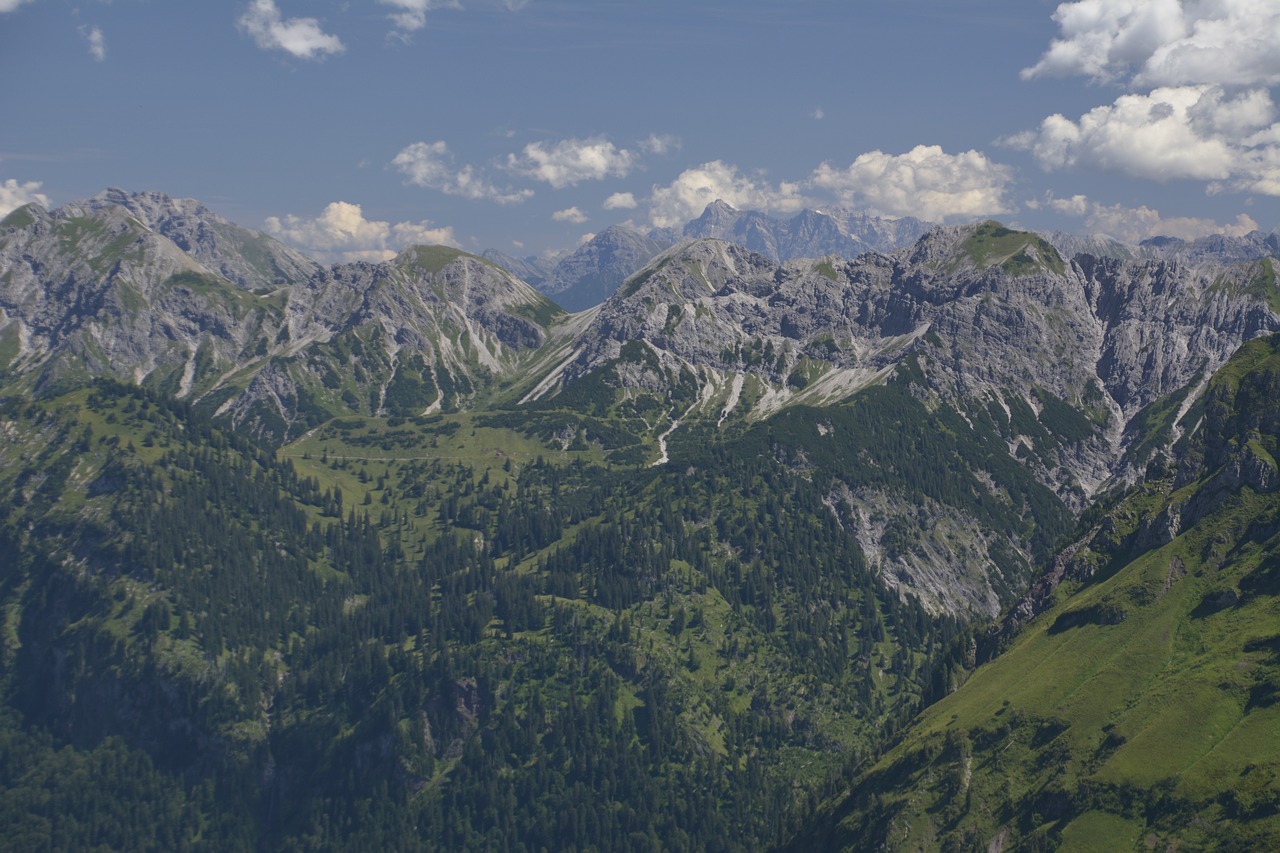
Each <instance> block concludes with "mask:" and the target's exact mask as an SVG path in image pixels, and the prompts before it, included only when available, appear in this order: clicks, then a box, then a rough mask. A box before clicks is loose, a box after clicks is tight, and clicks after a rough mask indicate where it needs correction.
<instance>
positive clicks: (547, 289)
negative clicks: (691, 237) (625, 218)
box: [538, 225, 667, 311]
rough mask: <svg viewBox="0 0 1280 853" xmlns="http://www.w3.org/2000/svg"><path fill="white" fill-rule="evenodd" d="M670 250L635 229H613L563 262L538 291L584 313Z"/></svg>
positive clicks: (606, 230)
mask: <svg viewBox="0 0 1280 853" xmlns="http://www.w3.org/2000/svg"><path fill="white" fill-rule="evenodd" d="M666 247H667V244H666V243H661V242H658V241H656V240H654V239H652V238H650V237H648V236H646V235H645V234H644V233H643V232H641V231H637V230H636V229H634V228H626V227H623V226H621V225H612V226H610V227H608V228H606V229H604V230H603V231H601V232H600V233H599V234H597V235H595V236H594V237H592V238H591V239H590V240H588V241H587V242H586V243H584V244H583V245H582V246H580V247H579V248H578V250H577V251H575V252H573V253H572V254H570V255H568V256H567V257H565V258H563V259H561V260H560V262H559V263H557V264H556V266H555V269H553V270H552V271H551V274H550V275H549V276H548V277H547V279H546V281H544V282H543V283H542V284H541V285H539V287H538V289H539V290H540V291H542V292H543V293H545V294H546V295H548V296H550V297H552V298H553V299H554V300H555V301H556V304H558V305H561V306H562V307H564V308H565V309H566V310H568V311H582V310H585V309H587V308H590V307H591V306H593V305H599V304H600V303H601V302H603V301H604V300H605V299H607V298H609V296H611V295H612V294H613V292H614V291H615V290H617V289H618V286H619V285H620V284H622V282H623V281H625V280H626V279H627V277H628V276H630V275H631V274H632V273H634V272H636V271H637V270H639V269H641V268H642V267H643V266H644V265H645V264H647V263H649V261H650V260H652V259H653V258H654V257H655V256H656V255H657V254H658V253H659V252H661V251H662V250H663V249H665V248H666Z"/></svg>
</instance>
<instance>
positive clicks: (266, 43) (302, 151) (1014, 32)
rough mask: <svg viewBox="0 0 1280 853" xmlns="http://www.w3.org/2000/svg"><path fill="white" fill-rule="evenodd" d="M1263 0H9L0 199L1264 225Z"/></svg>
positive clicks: (310, 209) (453, 230) (1274, 145)
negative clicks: (132, 196) (806, 211)
mask: <svg viewBox="0 0 1280 853" xmlns="http://www.w3.org/2000/svg"><path fill="white" fill-rule="evenodd" d="M1277 44H1280V2H1277V0H1073V2H1065V3H1055V2H1044V0H856V2H853V1H852V0H738V2H732V3H730V2H696V0H682V2H676V0H644V2H608V0H597V2H576V0H456V2H446V0H348V1H346V2H339V0H251V2H249V1H248V0H236V1H235V2H179V0H167V2H165V0H110V2H107V0H81V2H78V3H73V2H64V1H63V0H0V74H2V75H3V79H4V80H5V81H6V85H5V86H4V88H3V94H0V110H2V112H0V116H3V118H2V120H0V212H4V211H6V210H7V209H9V208H12V207H14V206H16V205H18V204H21V203H25V202H26V201H31V200H39V201H41V202H43V203H46V204H49V205H54V206H56V205H59V204H63V203H66V202H69V201H72V200H75V199H77V198H83V197H85V196H89V195H93V194H94V193H96V192H98V191H99V190H101V189H102V188H104V187H106V186H110V185H115V186H121V187H124V188H125V189H129V190H140V189H155V190H161V191H164V192H168V193H170V194H173V195H179V196H189V197H194V198H198V199H200V200H202V201H204V202H205V203H206V204H209V205H210V206H211V207H213V208H214V209H215V210H217V211H219V212H220V213H222V214H223V215H225V216H227V217H229V218H231V219H233V220H235V221H237V222H240V223H242V224H245V225H248V226H250V227H255V228H263V229H265V230H268V231H269V232H270V233H273V234H275V235H276V236H279V237H280V238H281V239H284V240H286V241H288V242H291V243H293V244H295V245H298V246H300V247H302V248H304V249H306V250H308V251H310V252H312V253H313V254H315V255H317V256H318V257H321V258H323V259H326V260H339V259H352V258H378V257H384V256H387V255H388V254H389V253H392V252H394V251H396V250H398V249H400V248H403V247H404V246H405V245H408V244H410V243H413V242H451V243H454V244H456V245H459V246H461V247H462V248H465V249H469V250H473V251H474V250H479V249H482V248H486V247H493V248H498V249H501V250H503V251H508V252H512V253H514V254H536V253H540V252H545V251H554V250H561V249H566V248H572V247H573V246H574V245H576V244H577V243H578V242H579V241H580V240H581V239H583V237H584V236H585V235H588V234H590V233H593V232H596V231H598V230H600V229H602V228H604V227H607V226H608V225H611V224H617V223H630V224H633V225H637V226H640V227H648V226H651V225H673V224H679V223H683V222H684V221H685V220H687V219H689V218H692V217H693V216H696V215H697V214H698V213H699V212H700V211H701V208H702V207H703V206H704V205H705V204H706V203H707V202H709V201H711V200H713V199H714V198H716V197H723V198H725V199H726V200H727V201H729V202H730V203H732V204H734V205H735V206H737V207H740V208H758V209H765V210H768V211H770V212H771V213H773V214H775V215H787V214H789V213H792V212H795V211H796V210H798V209H800V208H802V207H806V206H808V207H816V208H818V209H822V208H824V207H831V206H835V205H844V206H848V207H854V208H859V209H866V210H869V211H872V212H875V213H879V214H882V215H887V216H903V215H915V216H920V217H922V218H926V219H931V220H934V221H945V222H963V221H969V220H973V219H979V218H986V217H994V218H998V219H1001V220H1003V221H1005V222H1009V223H1013V224H1018V225H1023V226H1026V227H1034V228H1063V229H1066V230H1072V231H1078V232H1090V231H1100V232H1104V233H1109V234H1112V235H1113V236H1117V237H1120V238H1122V239H1140V238H1142V237H1146V236H1152V235H1154V234H1174V235H1177V236H1188V237H1189V236H1197V235H1199V234H1204V233H1212V232H1217V231H1221V232H1225V233H1240V232H1243V231H1247V230H1249V229H1251V228H1253V227H1260V228H1262V229H1263V230H1270V229H1272V228H1275V227H1277V226H1280V113H1278V111H1277V108H1276V101H1277V99H1280V50H1278V49H1277V48H1276V47H1275V46H1276V45H1277Z"/></svg>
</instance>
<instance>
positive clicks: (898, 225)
mask: <svg viewBox="0 0 1280 853" xmlns="http://www.w3.org/2000/svg"><path fill="white" fill-rule="evenodd" d="M931 227H933V226H932V225H931V223H928V222H924V221H922V220H919V219H914V218H912V217H904V218H902V219H885V218H882V217H877V216H872V215H870V214H867V213H862V212H858V211H852V210H845V209H842V208H834V209H831V210H828V211H825V212H823V211H817V210H803V211H801V212H800V213H797V214H796V215H795V216H793V217H790V218H787V219H779V218H776V217H771V216H768V215H767V214H765V213H763V212H761V211H758V210H737V209H736V208H734V207H733V206H732V205H730V204H728V203H727V202H725V201H720V200H717V201H715V202H712V203H711V204H709V205H707V207H706V209H705V210H704V211H703V212H702V215H701V216H699V217H698V218H697V219H694V220H692V221H690V222H688V223H686V224H685V226H684V228H683V229H679V230H677V229H672V228H654V229H651V230H649V231H647V232H645V231H641V230H640V229H638V228H634V227H629V226H625V225H612V226H610V227H608V228H606V229H604V230H603V231H601V232H600V233H599V234H596V235H594V236H593V237H592V238H591V239H590V240H588V241H587V242H586V243H584V244H583V245H582V246H580V247H579V248H578V249H577V250H575V251H574V252H571V253H569V254H567V255H565V256H564V257H562V258H560V259H559V261H558V262H557V263H556V264H555V265H554V266H551V267H550V268H547V267H546V266H545V265H543V264H540V263H537V262H536V259H531V258H514V257H511V256H510V255H507V254H505V253H503V252H499V251H496V250H487V251H486V252H485V253H484V257H486V258H488V259H490V260H492V261H494V262H495V263H497V264H498V265H500V266H502V267H503V268H504V269H506V270H507V271H509V272H511V273H513V274H515V275H518V276H520V277H522V278H524V279H525V280H526V281H528V282H529V283H530V284H532V285H533V286H534V287H536V288H537V289H538V290H540V291H541V292H543V293H545V294H546V295H548V296H550V297H552V298H553V299H554V300H555V301H556V302H557V304H559V305H560V306H562V307H563V308H565V309H566V310H569V311H581V310H583V309H586V308H590V307H591V306H593V305H598V304H600V303H601V302H603V301H604V300H605V299H606V298H607V297H608V296H609V295H610V294H612V293H613V292H614V291H615V290H617V289H618V287H619V286H620V285H621V284H622V282H623V281H624V280H625V279H626V278H627V277H628V276H630V275H631V274H632V273H635V272H638V271H639V270H640V269H641V268H642V267H644V265H645V264H647V263H648V262H649V261H651V260H652V259H653V258H655V257H657V256H658V254H659V253H660V252H662V251H663V250H664V249H667V248H668V247H670V246H673V245H675V244H676V243H678V242H680V241H681V240H697V239H703V238H708V237H709V238H715V239H718V240H725V241H727V242H730V243H736V244H738V245H740V246H743V247H744V248H747V249H750V250H751V251H753V252H757V253H759V254H761V255H764V256H765V257H767V258H769V259H770V260H772V261H773V262H774V263H780V262H782V261H785V260H790V259H792V258H820V257H827V256H829V255H837V256H839V257H843V258H853V257H857V256H858V255H861V254H863V253H865V252H873V251H875V252H887V251H891V250H893V249H899V248H902V247H903V246H906V245H909V244H911V243H913V242H915V241H916V240H917V239H919V238H920V237H921V236H922V235H923V234H924V233H925V232H926V231H927V230H929V228H931Z"/></svg>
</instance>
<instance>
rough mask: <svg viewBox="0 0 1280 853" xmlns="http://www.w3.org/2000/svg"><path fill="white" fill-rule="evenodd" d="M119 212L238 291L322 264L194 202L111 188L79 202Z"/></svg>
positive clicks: (292, 277) (265, 286)
mask: <svg viewBox="0 0 1280 853" xmlns="http://www.w3.org/2000/svg"><path fill="white" fill-rule="evenodd" d="M113 208H120V209H123V210H124V211H127V212H128V213H129V214H130V215H131V216H133V217H134V218H135V219H137V220H138V221H139V222H141V223H142V224H143V225H144V226H146V227H147V228H149V229H151V230H152V231H154V232H156V233H157V234H159V235H160V236H162V237H167V238H168V239H169V240H171V241H172V242H173V243H174V245H176V246H177V247H178V248H179V249H181V250H182V251H183V252H185V253H186V254H187V255H188V256H189V257H190V258H191V259H192V260H193V261H195V262H196V263H198V264H200V265H202V266H203V267H205V269H207V270H208V271H209V272H212V273H213V274H214V275H218V276H221V277H222V278H225V279H227V280H228V281H230V282H232V283H233V284H235V285H236V286H237V287H241V288H244V289H245V290H252V291H255V292H262V291H267V290H271V289H274V288H277V287H280V286H282V285H288V284H292V283H293V282H296V281H302V280H303V279H305V278H308V277H309V276H312V275H315V274H316V273H317V272H319V271H320V265H319V264H317V263H316V262H315V261H313V260H311V259H310V258H308V257H307V256H306V255H304V254H302V253H301V252H298V251H295V250H293V249H290V248H289V247H288V246H285V245H284V244H283V243H280V242H279V241H277V240H275V239H273V238H271V237H268V236H267V235H265V234H262V233H260V232H257V231H250V230H249V229H247V228H242V227H241V226H239V225H236V224H235V223H234V222H230V221H228V220H226V219H224V218H223V217H221V216H219V215H218V214H216V213H214V212H213V211H212V210H210V209H209V208H207V207H205V206H204V205H202V204H200V203H199V202H198V201H195V200H194V199H189V198H185V199H182V198H172V197H170V196H167V195H165V194H164V193H157V192H138V193H132V194H130V193H127V192H125V191H124V190H122V189H118V188H116V187H112V188H110V189H107V190H104V191H103V192H102V193H100V194H98V195H96V196H94V197H93V198H91V199H89V200H88V201H86V202H84V203H83V209H84V212H85V213H86V214H87V215H90V216H91V215H93V214H94V213H96V212H101V211H110V210H111V209H113Z"/></svg>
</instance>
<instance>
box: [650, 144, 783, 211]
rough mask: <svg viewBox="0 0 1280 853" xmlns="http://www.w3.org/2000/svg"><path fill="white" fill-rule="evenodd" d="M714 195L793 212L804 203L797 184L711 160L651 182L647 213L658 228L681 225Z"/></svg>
mask: <svg viewBox="0 0 1280 853" xmlns="http://www.w3.org/2000/svg"><path fill="white" fill-rule="evenodd" d="M717 199H719V200H721V201H724V202H726V203H728V204H730V205H732V206H733V207H736V208H740V209H756V210H772V211H778V212H782V213H794V212H796V211H798V210H800V209H801V208H803V207H804V206H805V198H804V197H803V196H802V195H801V194H800V187H799V185H797V184H794V183H786V182H783V183H781V184H779V185H778V186H777V187H774V186H773V185H772V184H770V183H769V182H768V181H765V180H763V179H758V178H754V177H752V176H750V175H745V174H743V173H742V172H741V171H739V169H738V167H737V166H734V165H732V164H729V163H725V162H723V161H721V160H712V161H711V162H709V163H703V164H702V165H701V166H695V167H694V168H692V169H685V170H684V171H683V172H681V173H680V174H679V176H678V177H677V178H676V179H675V180H674V181H672V182H671V183H670V184H668V185H667V186H665V187H658V186H655V187H654V188H653V193H652V195H651V196H650V197H649V217H650V219H651V220H652V221H653V224H654V225H656V226H658V227H659V228H668V227H671V226H675V225H682V224H684V223H685V222H688V221H689V220H690V219H693V218H694V217H696V216H698V215H700V214H701V213H702V211H703V210H705V209H706V206H707V205H708V204H711V202H713V201H716V200H717Z"/></svg>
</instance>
